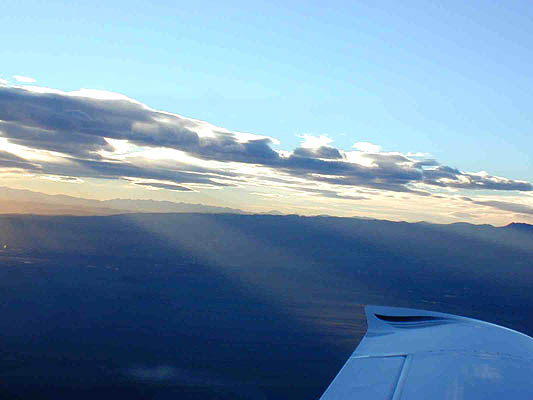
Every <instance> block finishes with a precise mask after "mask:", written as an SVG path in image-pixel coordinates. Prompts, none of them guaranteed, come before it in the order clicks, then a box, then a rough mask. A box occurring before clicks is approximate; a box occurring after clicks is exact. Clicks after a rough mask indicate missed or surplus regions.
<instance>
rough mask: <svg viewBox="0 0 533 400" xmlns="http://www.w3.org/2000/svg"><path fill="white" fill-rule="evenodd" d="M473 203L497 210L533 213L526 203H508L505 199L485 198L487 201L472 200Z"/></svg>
mask: <svg viewBox="0 0 533 400" xmlns="http://www.w3.org/2000/svg"><path fill="white" fill-rule="evenodd" d="M474 203H475V204H479V205H482V206H488V207H493V208H496V209H498V210H503V211H509V212H512V213H518V214H525V215H533V207H531V206H528V205H526V204H520V203H510V202H507V201H496V200H487V201H474Z"/></svg>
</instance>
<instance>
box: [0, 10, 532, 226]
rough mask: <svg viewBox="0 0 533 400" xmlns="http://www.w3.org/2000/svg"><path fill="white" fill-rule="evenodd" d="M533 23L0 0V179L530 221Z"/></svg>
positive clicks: (514, 15)
mask: <svg viewBox="0 0 533 400" xmlns="http://www.w3.org/2000/svg"><path fill="white" fill-rule="evenodd" d="M532 14H533V5H532V4H531V3H530V2H526V1H523V2H518V1H508V2H505V3H503V2H496V1H472V2H460V1H446V2H425V1H408V2H396V1H381V2H375V1H373V2H370V1H368V2H353V1H351V2H327V4H326V3H325V2H313V1H306V2H297V1H294V2H276V1H269V2H259V1H254V2H244V1H242V2H238V1H237V2H231V1H228V2H201V1H200V2H176V1H173V2H170V1H168V2H166V1H156V2H151V3H147V2H140V1H138V2H137V1H127V2H126V1H111V2H110V1H106V2H101V1H94V2H88V3H86V4H81V3H78V4H74V3H73V2H66V1H54V0H51V1H47V2H42V1H23V2H21V1H16V2H15V1H10V0H8V1H7V2H3V4H2V13H0V33H1V37H2V43H1V44H0V59H1V60H2V63H1V66H0V79H1V80H0V85H1V86H0V168H1V169H0V174H1V175H2V182H3V185H5V186H9V187H14V188H27V189H31V190H37V191H41V192H45V193H50V194H54V193H63V194H70V195H73V196H79V197H87V198H95V199H110V198H117V197H122V198H124V197H127V198H142V199H146V198H151V199H156V200H171V201H184V202H195V203H204V204H210V205H222V206H230V207H235V208H241V209H244V210H248V211H254V212H265V211H268V210H278V211H281V212H287V213H300V214H310V215H312V214H330V215H341V216H365V217H375V218H385V219H393V220H408V221H416V220H427V221H432V222H457V221H468V222H474V223H493V224H506V223H509V222H511V221H522V222H530V223H531V222H533V196H532V193H533V192H532V187H531V182H533V161H532V159H533V157H531V148H532V145H533V139H532V138H533V135H532V134H531V129H532V128H531V120H532V119H533V117H532V114H531V112H530V110H529V105H530V104H532V99H531V97H532V96H533V73H532V72H531V68H530V66H531V62H532V59H533V52H532V50H533V49H532V47H533V43H532V42H531V40H530V38H531V37H532V36H533V27H532V25H531V24H530V21H531V17H532ZM82 89H83V90H82ZM204 121H205V122H204Z"/></svg>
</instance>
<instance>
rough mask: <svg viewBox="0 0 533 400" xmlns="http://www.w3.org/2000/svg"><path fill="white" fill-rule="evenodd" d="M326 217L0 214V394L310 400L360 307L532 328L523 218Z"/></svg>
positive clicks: (356, 324) (343, 347)
mask: <svg viewBox="0 0 533 400" xmlns="http://www.w3.org/2000/svg"><path fill="white" fill-rule="evenodd" d="M532 228H533V227H532V226H530V225H526V224H515V225H510V226H508V227H502V228H495V227H492V226H489V225H483V226H476V225H469V224H452V225H432V224H426V223H418V224H408V223H401V222H388V221H375V220H359V219H350V218H333V217H297V216H266V215H263V216H259V215H255V216H251V215H231V214H209V215H208V214H130V215H119V216H107V217H44V216H1V217H0V244H1V245H2V246H1V247H2V248H3V247H4V245H5V248H3V249H1V250H0V316H1V318H0V397H2V398H6V399H17V398H20V399H27V398H32V399H58V398H76V399H93V398H102V399H104V398H105V399H107V398H110V399H119V398H128V399H238V398H243V399H283V398H287V399H288V398H290V399H316V398H318V397H319V396H320V395H321V394H322V392H323V391H324V389H325V388H326V387H327V385H328V384H329V382H330V381H331V380H332V379H333V377H334V376H335V375H336V374H337V372H338V370H339V369H340V367H341V366H342V365H343V364H344V362H345V361H346V359H347V357H348V356H349V355H350V353H351V352H352V351H353V349H354V348H355V347H356V346H357V344H358V343H359V341H360V339H361V338H362V336H363V335H364V333H365V330H366V323H365V319H364V315H363V308H362V307H363V305H364V304H379V305H390V306H404V307H414V308H424V309H430V310H435V311H442V312H448V313H454V314H460V315H465V316H469V317H474V318H479V319H483V320H486V321H489V322H493V323H496V324H499V325H504V326H507V327H510V328H512V329H517V330H519V331H522V332H524V333H526V334H528V335H532V334H533V290H531V288H532V287H533V230H532Z"/></svg>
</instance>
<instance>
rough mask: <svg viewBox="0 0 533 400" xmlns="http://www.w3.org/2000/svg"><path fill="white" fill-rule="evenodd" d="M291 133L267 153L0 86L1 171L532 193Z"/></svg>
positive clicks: (233, 139)
mask: <svg viewBox="0 0 533 400" xmlns="http://www.w3.org/2000/svg"><path fill="white" fill-rule="evenodd" d="M301 138H302V139H303V142H302V144H301V145H300V147H298V148H296V149H294V150H293V151H277V150H274V149H273V148H272V145H273V144H275V143H278V142H277V141H276V140H275V139H273V138H269V137H264V136H259V135H254V134H251V133H239V132H231V131H228V130H226V129H224V128H220V127H216V126H214V125H211V124H209V123H207V122H203V121H199V120H194V119H190V118H186V117H183V116H180V115H177V114H172V113H168V112H162V111H157V110H153V109H151V108H150V107H148V106H146V105H144V104H141V103H139V102H137V101H135V100H132V99H129V98H127V97H126V96H123V95H119V94H116V93H111V92H104V91H93V90H87V89H84V90H80V91H76V92H62V91H59V90H53V89H46V88H39V87H28V86H25V87H9V86H8V87H4V86H2V87H0V140H4V141H7V143H9V144H10V146H11V147H10V148H9V149H8V148H6V149H4V150H6V151H3V152H1V153H0V168H4V169H5V168H9V169H20V170H27V171H32V172H33V173H40V174H43V175H47V176H65V177H72V178H74V177H77V178H80V179H81V178H89V177H90V178H104V179H125V180H128V181H132V182H134V183H135V184H137V185H139V186H145V187H151V188H158V189H168V190H175V191H183V192H186V191H191V190H193V189H192V188H193V187H206V188H222V187H226V186H235V185H245V184H252V183H253V184H254V185H265V186H268V185H269V184H271V183H272V182H274V181H276V180H277V181H278V182H284V184H285V185H287V184H286V182H289V181H290V182H292V183H291V189H295V190H300V191H303V192H305V191H307V192H309V189H310V188H312V189H313V190H315V191H316V192H315V193H316V194H317V195H320V196H322V197H327V198H343V199H352V200H359V199H361V197H360V196H354V195H350V194H347V193H348V192H349V190H350V189H353V188H357V187H364V188H370V189H375V190H380V191H392V192H404V193H411V194H415V195H422V196H430V195H431V190H434V189H440V188H452V189H467V190H500V191H531V190H533V188H532V186H531V184H530V183H529V182H526V181H521V180H512V179H507V178H502V177H497V176H491V175H489V174H487V173H484V172H480V173H472V172H464V171H460V170H459V169H456V168H452V167H449V166H446V165H442V164H441V163H439V162H438V161H436V160H433V159H420V158H419V157H418V158H416V157H415V158H414V157H412V156H409V155H405V154H401V153H394V152H382V151H380V148H379V146H377V145H374V144H372V143H367V142H358V143H356V144H355V145H354V147H355V148H356V150H353V151H350V152H346V151H343V150H341V149H338V148H335V147H332V146H331V145H330V144H331V143H332V139H331V138H329V137H327V136H324V135H322V136H313V135H308V134H306V135H302V136H301ZM10 149H11V150H10ZM21 149H22V150H24V151H22V150H21ZM36 154H39V155H41V156H40V157H36V158H32V157H31V156H32V155H36ZM43 154H44V155H46V156H43ZM195 185H196V186H195ZM319 185H320V187H318V186H319Z"/></svg>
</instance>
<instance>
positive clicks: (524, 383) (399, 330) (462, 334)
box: [321, 306, 533, 400]
mask: <svg viewBox="0 0 533 400" xmlns="http://www.w3.org/2000/svg"><path fill="white" fill-rule="evenodd" d="M365 311H366V315H367V321H368V331H367V333H366V335H365V337H364V338H363V340H362V341H361V343H360V344H359V346H357V348H356V349H355V351H354V353H353V354H352V355H351V356H350V358H349V359H348V361H347V362H346V364H345V365H344V367H343V368H342V369H341V371H340V372H339V374H338V375H337V377H336V378H335V379H334V380H333V382H332V383H331V385H330V386H329V387H328V389H327V390H326V392H325V393H324V394H323V395H322V397H321V400H357V399H361V400H418V399H429V400H481V399H483V400H501V399H514V400H531V399H533V339H532V338H531V337H529V336H527V335H524V334H522V333H520V332H516V331H513V330H511V329H507V328H503V327H501V326H498V325H494V324H490V323H487V322H483V321H478V320H474V319H470V318H464V317H458V316H455V315H450V314H443V313H437V312H431V311H423V310H413V309H409V308H394V307H378V306H367V307H366V308H365Z"/></svg>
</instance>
